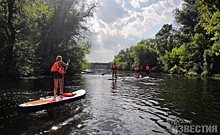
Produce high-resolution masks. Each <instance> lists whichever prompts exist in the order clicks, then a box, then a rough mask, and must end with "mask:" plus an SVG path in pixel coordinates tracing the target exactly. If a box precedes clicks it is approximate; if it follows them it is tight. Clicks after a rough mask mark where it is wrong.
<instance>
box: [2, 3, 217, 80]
mask: <svg viewBox="0 0 220 135" xmlns="http://www.w3.org/2000/svg"><path fill="white" fill-rule="evenodd" d="M31 3H32V1H26V2H25V3H20V2H19V1H14V0H12V1H6V2H0V10H1V11H2V12H1V13H0V17H1V18H3V19H1V20H0V23H1V24H2V25H1V26H0V39H1V40H0V45H1V48H0V54H1V55H0V59H1V61H0V72H1V74H0V78H13V77H21V76H24V77H25V76H38V75H50V67H51V66H52V64H53V63H54V61H55V57H56V56H57V55H61V56H62V57H63V60H64V62H66V61H67V59H70V60H71V62H70V66H69V68H68V74H77V73H81V72H82V71H83V70H85V69H88V68H89V67H90V66H91V63H89V62H88V61H87V59H86V55H87V54H89V53H90V52H91V46H92V42H91V41H90V40H89V37H90V36H91V34H92V33H93V32H92V31H90V29H89V26H90V25H83V24H85V23H87V21H86V19H87V18H92V17H93V14H94V13H95V12H96V9H97V7H98V6H99V5H100V3H98V2H92V3H90V4H89V5H85V4H80V3H81V2H80V0H76V2H71V3H65V2H63V0H57V1H53V0H52V1H51V0H43V1H35V4H31ZM57 5H59V6H57ZM85 8H87V9H85ZM219 10H220V1H219V0H210V1H204V0H195V1H189V0H183V4H182V8H181V9H180V8H176V9H174V10H173V15H174V18H175V24H177V25H173V24H164V25H163V26H162V28H161V29H160V30H159V31H158V32H157V33H156V34H155V37H154V38H147V39H143V40H141V41H140V42H139V43H137V44H136V45H133V46H131V47H130V48H125V49H123V50H120V51H119V53H118V54H117V55H115V57H114V59H113V61H112V63H116V64H117V67H118V69H119V70H123V71H133V70H134V68H135V67H136V66H137V65H139V66H140V68H141V69H142V70H144V69H145V66H146V65H147V64H149V65H150V67H151V68H152V71H153V72H154V70H155V71H157V72H161V73H166V74H173V75H174V74H178V75H188V76H195V77H198V76H199V77H212V78H220V36H219V35H220V32H219V28H220V23H219V16H220V12H219ZM186 16H187V17H186ZM87 26H88V27H87ZM177 26H178V27H177ZM57 33H59V34H57ZM73 37H74V38H73ZM154 68H155V69H154Z"/></svg>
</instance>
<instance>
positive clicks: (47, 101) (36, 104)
mask: <svg viewBox="0 0 220 135" xmlns="http://www.w3.org/2000/svg"><path fill="white" fill-rule="evenodd" d="M85 95H86V91H85V90H83V89H81V90H77V91H74V92H70V93H63V96H64V97H63V98H62V99H60V97H57V98H56V101H53V96H50V97H47V98H40V99H39V100H34V101H29V102H25V103H22V104H20V105H19V106H18V108H19V109H20V110H27V109H36V108H40V107H46V106H50V105H56V104H60V103H64V102H67V101H72V100H77V99H79V98H81V97H83V96H85Z"/></svg>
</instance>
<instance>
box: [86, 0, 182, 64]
mask: <svg viewBox="0 0 220 135" xmlns="http://www.w3.org/2000/svg"><path fill="white" fill-rule="evenodd" d="M181 5H182V1H181V0H103V1H102V3H101V6H100V7H98V10H97V12H96V13H95V14H94V18H93V19H92V20H91V23H92V24H94V25H93V26H92V28H91V30H92V31H94V32H96V33H97V34H95V35H94V36H93V37H92V38H91V39H92V50H91V51H92V52H91V54H89V55H88V56H87V59H88V60H89V61H90V62H110V61H112V60H113V58H114V56H115V55H116V54H118V52H119V51H120V50H122V49H125V48H128V47H130V46H132V45H135V44H136V43H138V42H139V41H141V40H142V39H146V38H153V37H154V35H155V34H156V33H157V32H158V31H159V30H160V29H161V27H162V26H163V25H164V24H171V23H173V21H174V17H173V13H172V12H173V10H174V9H175V8H177V7H181ZM100 57H102V58H103V59H100Z"/></svg>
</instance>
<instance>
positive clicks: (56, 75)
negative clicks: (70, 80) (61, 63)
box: [53, 72, 63, 79]
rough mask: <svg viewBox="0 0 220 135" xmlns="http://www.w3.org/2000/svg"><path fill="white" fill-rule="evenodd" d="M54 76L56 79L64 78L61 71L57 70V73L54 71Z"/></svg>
mask: <svg viewBox="0 0 220 135" xmlns="http://www.w3.org/2000/svg"><path fill="white" fill-rule="evenodd" d="M53 78H54V79H62V78H63V75H62V74H60V73H58V72H55V73H53Z"/></svg>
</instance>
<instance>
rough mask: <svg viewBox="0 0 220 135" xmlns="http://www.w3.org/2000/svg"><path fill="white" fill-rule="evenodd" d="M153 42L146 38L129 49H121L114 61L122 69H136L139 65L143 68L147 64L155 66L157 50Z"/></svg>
mask: <svg viewBox="0 0 220 135" xmlns="http://www.w3.org/2000/svg"><path fill="white" fill-rule="evenodd" d="M152 42H153V41H152V40H151V39H145V40H142V41H140V42H139V43H138V44H136V45H135V46H132V47H130V48H129V49H126V50H121V51H120V52H119V54H118V55H116V56H115V58H114V60H113V61H114V62H116V64H117V66H118V68H119V69H121V70H134V68H135V66H137V65H139V66H140V68H141V70H143V69H145V66H146V65H147V64H149V65H150V66H151V67H155V66H156V65H157V52H156V50H155V49H153V48H152V47H151V46H150V45H151V43H152Z"/></svg>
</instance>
